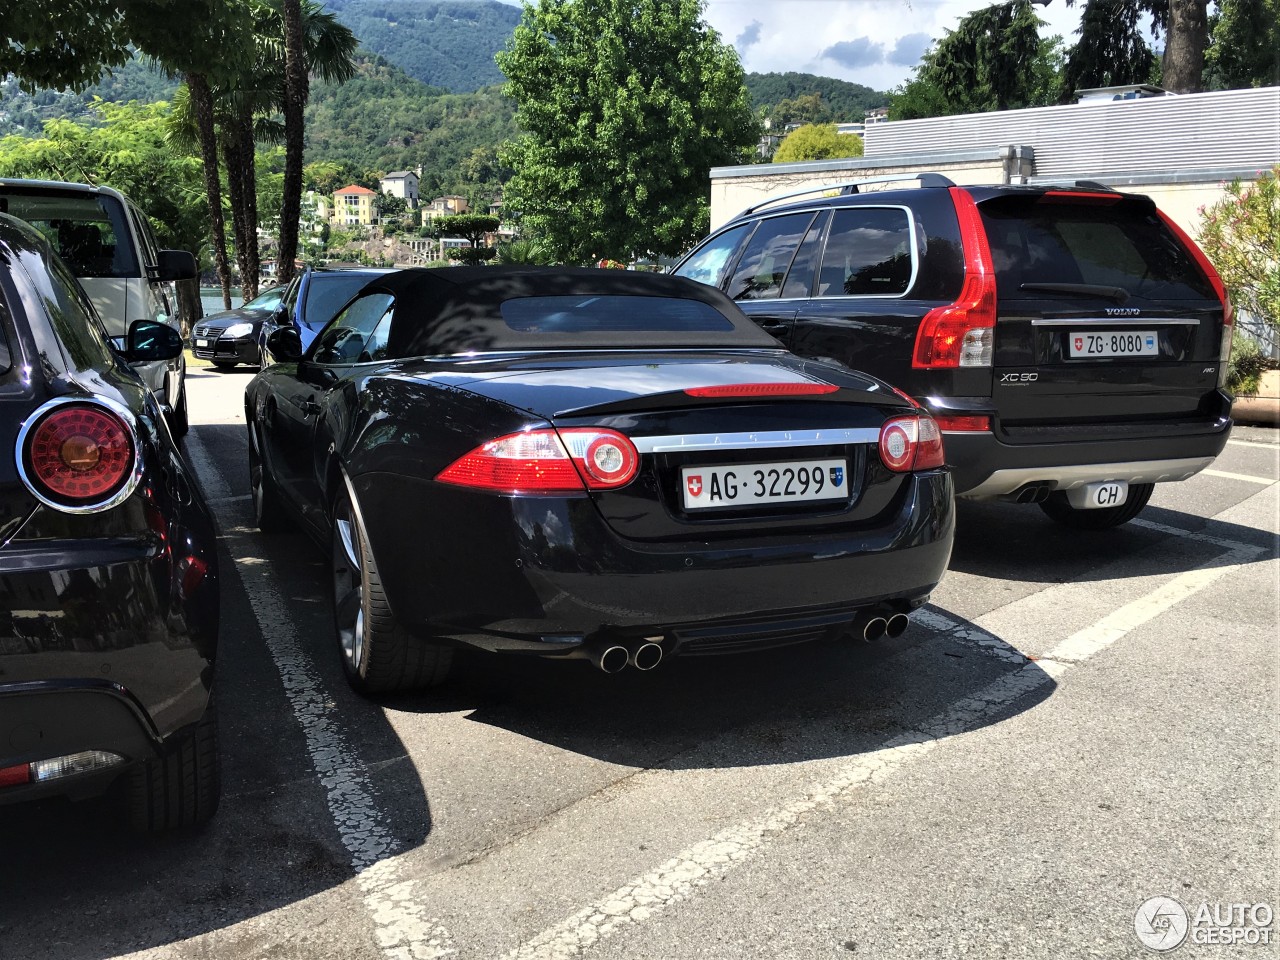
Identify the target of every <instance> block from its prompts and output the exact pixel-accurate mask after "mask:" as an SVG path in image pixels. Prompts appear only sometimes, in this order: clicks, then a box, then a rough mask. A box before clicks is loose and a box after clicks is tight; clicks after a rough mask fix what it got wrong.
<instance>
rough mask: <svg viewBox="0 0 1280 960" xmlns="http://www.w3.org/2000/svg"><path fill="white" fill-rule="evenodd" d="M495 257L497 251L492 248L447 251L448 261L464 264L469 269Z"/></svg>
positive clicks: (463, 248)
mask: <svg viewBox="0 0 1280 960" xmlns="http://www.w3.org/2000/svg"><path fill="white" fill-rule="evenodd" d="M497 255H498V251H497V250H495V249H493V247H459V248H457V249H456V250H450V251H449V259H450V260H457V261H458V262H459V263H464V264H466V265H467V266H469V267H478V266H479V265H480V264H482V263H485V262H486V261H488V260H492V259H493V258H494V257H496V256H497Z"/></svg>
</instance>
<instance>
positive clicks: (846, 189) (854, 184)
mask: <svg viewBox="0 0 1280 960" xmlns="http://www.w3.org/2000/svg"><path fill="white" fill-rule="evenodd" d="M907 180H919V181H920V186H922V187H954V186H955V184H954V183H953V182H952V181H951V179H950V178H949V177H944V176H943V175H942V174H940V173H890V174H886V175H884V176H882V177H863V178H862V179H861V180H847V181H845V182H844V183H824V184H822V185H821V186H816V187H806V188H805V189H804V190H793V191H792V192H791V193H783V194H780V195H778V196H776V197H769V198H767V199H765V200H761V201H760V202H759V203H757V204H753V205H752V206H749V207H747V208H746V209H745V210H743V211H742V212H741V213H739V214H737V216H735V217H733V219H734V220H737V219H738V217H745V216H746V215H747V214H749V213H755V212H756V211H757V210H759V209H760V208H761V207H767V206H769V204H771V203H779V202H780V201H782V200H790V199H792V198H794V197H803V196H807V195H808V194H810V193H826V192H827V191H829V190H838V191H839V195H840V196H848V195H849V194H851V193H857V192H858V188H859V187H865V186H869V185H870V184H873V183H900V182H903V181H907Z"/></svg>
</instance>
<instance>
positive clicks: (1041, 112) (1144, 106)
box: [865, 87, 1280, 177]
mask: <svg viewBox="0 0 1280 960" xmlns="http://www.w3.org/2000/svg"><path fill="white" fill-rule="evenodd" d="M865 143H866V153H865V157H866V158H867V159H872V158H874V157H885V156H899V157H900V156H902V155H903V154H912V153H937V152H939V151H949V150H966V149H982V148H991V147H1000V146H1006V145H1011V144H1025V145H1030V146H1032V147H1034V148H1035V166H1036V174H1037V175H1038V176H1040V177H1052V176H1057V175H1064V176H1083V175H1093V176H1104V175H1107V174H1121V173H1129V172H1134V171H1142V172H1144V173H1176V172H1179V171H1185V170H1188V169H1195V168H1203V169H1215V168H1236V167H1241V166H1248V165H1250V164H1257V165H1258V166H1260V167H1264V166H1270V165H1272V164H1276V163H1280V87H1264V88H1261V89H1256V90H1225V91H1221V92H1217V93H1197V94H1190V95H1186V96H1180V97H1154V98H1151V99H1147V100H1129V101H1122V102H1118V103H1099V104H1072V105H1069V106H1063V107H1038V108H1034V109H1030V110H1009V111H1005V112H1003V113H978V114H968V115H965V116H959V117H934V118H931V119H928V120H902V121H897V122H890V123H879V124H872V125H871V126H870V127H868V128H867V133H866V140H865Z"/></svg>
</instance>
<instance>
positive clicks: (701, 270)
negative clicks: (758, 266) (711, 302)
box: [675, 223, 753, 287]
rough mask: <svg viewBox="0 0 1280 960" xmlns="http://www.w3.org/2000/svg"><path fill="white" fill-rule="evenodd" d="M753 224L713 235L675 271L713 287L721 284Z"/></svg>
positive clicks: (677, 274)
mask: <svg viewBox="0 0 1280 960" xmlns="http://www.w3.org/2000/svg"><path fill="white" fill-rule="evenodd" d="M752 226H753V224H749V223H744V224H742V226H739V227H734V228H732V229H730V230H726V231H725V232H724V233H721V234H717V235H716V236H714V237H712V238H711V239H710V240H708V241H707V242H706V243H705V244H703V246H702V249H700V250H698V251H697V252H696V253H695V254H693V256H691V257H690V258H689V259H688V260H686V261H685V262H684V263H682V264H680V266H679V268H678V269H677V270H676V271H675V274H676V276H678V277H688V278H689V279H690V280H697V281H698V282H699V283H705V284H707V285H708V286H712V287H718V286H720V285H721V284H722V283H723V282H724V277H725V274H726V273H727V272H728V268H729V265H730V264H731V263H733V261H734V259H735V257H734V254H736V253H737V251H738V247H739V246H740V245H741V244H742V241H743V240H744V239H745V238H746V236H747V232H748V230H749V229H750V228H751V227H752Z"/></svg>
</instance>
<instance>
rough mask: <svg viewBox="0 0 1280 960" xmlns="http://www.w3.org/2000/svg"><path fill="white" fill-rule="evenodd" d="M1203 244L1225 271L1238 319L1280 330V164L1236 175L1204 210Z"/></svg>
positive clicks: (1202, 211)
mask: <svg viewBox="0 0 1280 960" xmlns="http://www.w3.org/2000/svg"><path fill="white" fill-rule="evenodd" d="M1200 216H1201V225H1200V246H1202V247H1203V248H1204V252H1205V253H1206V254H1207V255H1208V257H1209V259H1210V260H1211V261H1213V265H1214V267H1216V268H1217V270H1218V273H1219V274H1221V276H1222V282H1223V283H1224V284H1225V285H1226V288H1227V293H1229V294H1230V296H1231V302H1232V303H1233V304H1234V305H1235V308H1236V311H1237V322H1240V323H1245V324H1250V323H1251V324H1255V325H1256V324H1262V325H1265V326H1267V327H1270V329H1271V330H1272V331H1280V165H1277V166H1276V167H1274V168H1273V169H1271V170H1266V171H1261V172H1260V173H1259V175H1258V179H1257V180H1256V181H1255V182H1254V183H1250V184H1245V183H1242V182H1241V181H1240V180H1233V181H1232V182H1231V183H1229V184H1227V186H1226V192H1225V195H1224V196H1223V198H1222V199H1221V200H1219V201H1218V202H1217V203H1215V204H1213V206H1211V207H1208V208H1206V209H1202V210H1201V211H1200Z"/></svg>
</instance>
